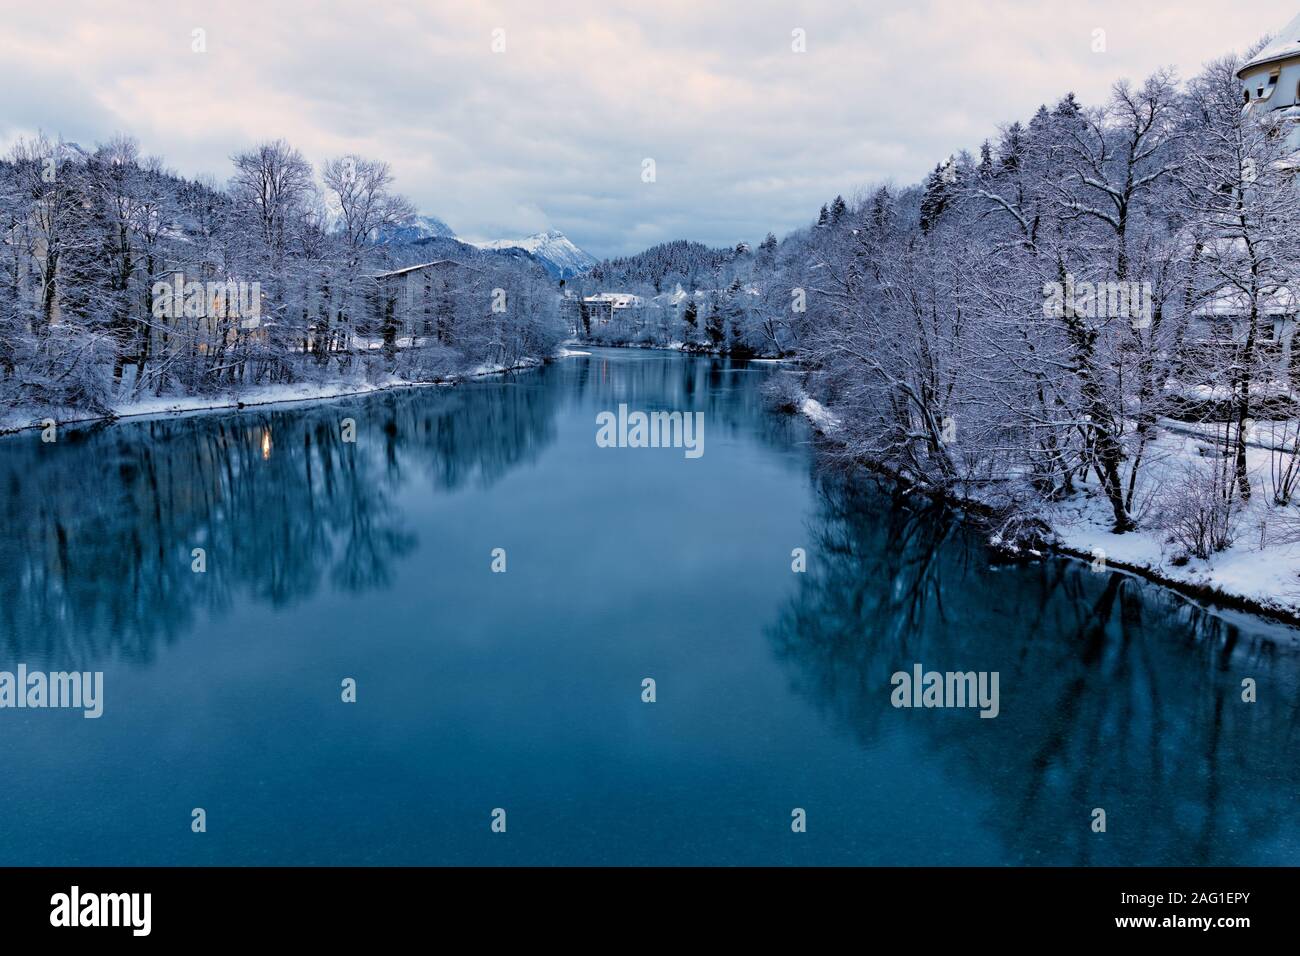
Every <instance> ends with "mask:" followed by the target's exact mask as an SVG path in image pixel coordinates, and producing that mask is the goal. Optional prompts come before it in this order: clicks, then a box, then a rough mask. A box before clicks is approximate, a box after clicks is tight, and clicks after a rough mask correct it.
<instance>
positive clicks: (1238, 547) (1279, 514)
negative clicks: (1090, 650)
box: [1044, 422, 1300, 616]
mask: <svg viewBox="0 0 1300 956" xmlns="http://www.w3.org/2000/svg"><path fill="white" fill-rule="evenodd" d="M1162 424H1163V425H1167V426H1168V427H1162V429H1161V433H1160V436H1159V438H1158V439H1157V440H1156V441H1155V442H1154V448H1153V449H1152V451H1151V454H1152V460H1151V461H1150V463H1149V464H1148V465H1147V468H1148V469H1149V471H1148V472H1147V474H1146V475H1145V479H1144V480H1143V483H1144V484H1145V485H1146V486H1147V489H1148V496H1147V499H1146V500H1145V501H1144V500H1138V501H1137V502H1136V505H1137V510H1138V513H1139V528H1138V530H1137V531H1131V532H1128V533H1126V534H1114V533H1113V532H1112V531H1111V530H1110V529H1111V525H1112V519H1113V514H1112V512H1111V509H1110V506H1109V504H1108V503H1107V501H1106V498H1105V496H1104V495H1102V494H1101V492H1100V490H1099V489H1098V488H1096V487H1095V482H1094V485H1093V486H1091V487H1088V488H1087V490H1086V491H1083V492H1081V493H1079V494H1077V495H1075V496H1074V497H1073V498H1071V499H1069V500H1068V501H1065V502H1062V503H1060V504H1058V505H1055V506H1053V507H1052V508H1050V509H1048V510H1047V511H1046V512H1045V513H1044V518H1045V519H1046V521H1047V522H1048V524H1049V525H1051V527H1052V529H1053V530H1054V531H1055V532H1056V535H1057V537H1058V538H1059V539H1060V543H1061V544H1062V545H1063V546H1064V547H1066V548H1068V549H1070V550H1072V551H1076V552H1081V553H1083V554H1089V555H1093V556H1094V557H1096V556H1097V554H1098V552H1097V550H1096V549H1100V554H1101V555H1104V557H1105V559H1106V561H1107V562H1108V563H1111V564H1121V565H1126V566H1130V567H1133V568H1138V569H1142V570H1145V571H1147V572H1149V573H1150V575H1151V576H1152V577H1157V578H1160V579H1162V580H1165V581H1172V582H1180V583H1184V584H1190V585H1194V586H1197V587H1206V588H1212V589H1214V590H1216V591H1220V592H1222V593H1224V594H1228V595H1232V596H1234V597H1238V598H1245V599H1247V600H1249V601H1251V602H1254V603H1256V604H1259V605H1261V606H1263V607H1267V608H1272V609H1274V610H1279V611H1284V612H1286V613H1288V614H1290V615H1293V616H1300V543H1293V542H1288V541H1287V540H1285V539H1286V538H1287V537H1289V535H1288V534H1287V533H1286V532H1287V531H1289V530H1291V529H1290V528H1289V527H1288V526H1289V525H1291V524H1292V523H1294V522H1297V521H1300V511H1297V509H1296V506H1294V505H1292V506H1290V507H1287V508H1280V507H1278V506H1276V505H1274V504H1273V501H1272V499H1273V492H1272V486H1271V482H1270V478H1269V474H1270V465H1271V457H1272V456H1271V452H1270V451H1269V450H1268V449H1266V448H1260V447H1253V446H1252V447H1250V448H1248V449H1247V454H1246V465H1247V469H1248V471H1249V473H1250V477H1251V483H1252V489H1253V493H1252V495H1251V500H1250V501H1249V502H1247V503H1245V504H1243V505H1241V507H1240V510H1239V513H1238V515H1237V517H1236V521H1235V524H1234V528H1235V534H1234V537H1233V542H1232V545H1231V546H1230V547H1228V548H1227V549H1226V550H1224V551H1220V552H1218V553H1217V554H1213V555H1211V556H1210V557H1208V558H1205V559H1201V558H1196V557H1190V556H1187V555H1186V554H1185V549H1184V548H1183V547H1182V545H1180V544H1178V543H1177V542H1175V541H1173V540H1171V539H1170V537H1171V536H1170V534H1169V532H1168V531H1167V530H1165V529H1164V528H1161V527H1159V525H1160V524H1161V522H1160V514H1159V510H1160V500H1159V495H1160V492H1161V491H1162V490H1163V489H1166V488H1173V487H1175V484H1176V483H1177V482H1178V481H1180V480H1181V478H1182V475H1183V474H1184V472H1185V471H1186V469H1187V468H1189V467H1192V468H1206V467H1209V464H1210V462H1209V461H1208V460H1207V459H1205V458H1204V457H1203V456H1202V454H1201V450H1202V449H1204V448H1206V447H1207V446H1209V445H1212V444H1213V438H1212V437H1211V435H1210V434H1209V433H1207V438H1209V440H1208V441H1206V440H1203V439H1201V438H1198V437H1196V436H1195V435H1193V434H1188V432H1195V431H1198V430H1202V429H1198V428H1197V427H1196V426H1188V425H1186V423H1183V422H1168V423H1162ZM1259 428H1260V426H1256V429H1255V431H1256V433H1258V432H1259ZM1265 430H1267V427H1266V426H1265ZM1144 511H1145V513H1143V512H1144Z"/></svg>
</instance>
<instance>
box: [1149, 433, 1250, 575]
mask: <svg viewBox="0 0 1300 956" xmlns="http://www.w3.org/2000/svg"><path fill="white" fill-rule="evenodd" d="M1156 508H1157V511H1156V520H1157V522H1158V523H1159V525H1160V527H1162V528H1164V529H1165V531H1167V532H1168V534H1169V540H1170V541H1171V542H1173V543H1174V544H1176V545H1178V546H1179V547H1180V548H1181V549H1182V550H1183V552H1184V554H1185V555H1189V556H1192V557H1196V558H1201V559H1204V558H1208V557H1210V555H1212V554H1216V553H1217V552H1219V551H1223V550H1225V549H1227V548H1229V547H1231V545H1232V542H1233V540H1234V538H1235V537H1236V532H1237V524H1238V510H1239V509H1238V501H1237V483H1236V480H1235V475H1234V473H1233V469H1232V464H1231V461H1230V460H1229V459H1226V458H1225V459H1216V460H1213V461H1210V462H1208V463H1206V464H1201V463H1189V464H1188V465H1187V466H1186V467H1185V468H1184V470H1183V473H1182V475H1181V476H1180V477H1179V478H1178V479H1176V480H1174V481H1172V482H1170V483H1169V484H1168V485H1166V486H1165V488H1164V489H1163V490H1162V492H1161V494H1160V497H1159V500H1158V502H1157V505H1156Z"/></svg>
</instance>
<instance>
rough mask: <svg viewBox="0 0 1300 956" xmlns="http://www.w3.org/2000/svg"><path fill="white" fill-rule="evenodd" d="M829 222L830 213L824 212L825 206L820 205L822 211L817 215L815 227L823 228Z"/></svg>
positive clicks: (823, 204)
mask: <svg viewBox="0 0 1300 956" xmlns="http://www.w3.org/2000/svg"><path fill="white" fill-rule="evenodd" d="M829 222H830V213H829V212H828V211H827V210H826V204H825V203H822V211H821V212H820V213H819V214H818V215H817V225H819V226H825V225H828V224H829Z"/></svg>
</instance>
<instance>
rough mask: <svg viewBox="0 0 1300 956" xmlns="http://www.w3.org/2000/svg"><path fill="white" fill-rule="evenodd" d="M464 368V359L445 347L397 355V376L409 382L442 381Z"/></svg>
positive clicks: (432, 346)
mask: <svg viewBox="0 0 1300 956" xmlns="http://www.w3.org/2000/svg"><path fill="white" fill-rule="evenodd" d="M464 367H465V359H464V357H463V356H461V355H460V353H458V352H457V351H456V350H455V349H451V348H447V347H445V346H438V345H426V346H424V347H423V348H414V349H403V350H402V351H400V352H398V353H397V368H396V372H397V376H398V377H399V378H403V379H406V380H407V381H409V382H436V381H440V380H442V379H445V378H447V377H448V376H450V375H453V374H455V373H456V372H459V371H462V370H463V368H464Z"/></svg>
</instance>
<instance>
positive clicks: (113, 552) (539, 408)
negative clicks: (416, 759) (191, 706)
mask: <svg viewBox="0 0 1300 956" xmlns="http://www.w3.org/2000/svg"><path fill="white" fill-rule="evenodd" d="M534 377H535V376H534ZM555 396H556V390H555V389H547V388H530V387H527V386H526V385H524V386H519V387H501V386H500V385H499V384H498V385H497V386H496V387H490V388H480V387H475V386H473V385H470V386H466V387H464V388H458V389H446V390H438V392H437V393H436V394H434V393H432V392H431V390H427V389H420V390H407V391H400V392H390V393H386V394H384V395H379V396H371V397H367V398H364V399H356V400H343V401H338V402H330V403H327V404H324V405H317V406H313V407H303V406H287V407H281V408H279V409H274V410H264V411H263V410H245V411H243V412H241V413H240V414H238V415H233V414H218V415H199V416H191V417H186V418H179V419H176V418H173V419H158V420H153V421H145V422H137V423H131V422H126V423H121V424H117V425H111V426H106V425H97V426H91V427H86V428H77V429H67V430H65V431H64V433H63V434H62V436H61V437H60V440H59V441H58V443H56V444H54V445H42V444H41V443H40V441H39V437H38V436H37V435H36V434H35V433H28V434H26V435H21V436H17V437H14V438H9V439H6V440H5V441H4V454H3V455H0V488H2V489H3V495H2V496H0V509H2V513H3V519H4V520H3V522H2V523H0V593H2V594H3V595H4V600H3V601H0V653H2V654H3V657H4V659H6V660H11V661H18V660H21V661H26V662H28V663H32V664H34V663H35V662H36V661H49V662H52V663H54V664H57V665H58V666H60V667H74V666H75V667H78V668H86V667H89V666H90V665H92V664H94V663H95V662H102V661H103V660H105V659H106V658H107V657H109V656H110V655H117V656H119V657H121V658H123V659H126V660H139V661H143V660H148V659H150V658H151V656H152V655H153V653H154V650H155V648H156V645H157V644H158V642H159V641H169V640H172V639H174V638H175V637H176V636H177V635H180V634H183V633H185V632H186V631H187V630H188V629H189V627H190V626H191V624H192V622H193V618H194V616H195V615H196V614H198V613H222V612H223V611H225V610H226V609H228V608H229V607H230V605H231V604H232V602H234V601H236V600H238V599H240V598H241V597H243V598H244V599H251V600H254V601H257V602H261V603H266V604H269V605H271V606H273V607H276V608H284V607H289V606H292V605H293V604H294V603H295V602H299V601H304V600H310V599H311V597H312V596H313V595H314V594H316V593H317V591H318V589H319V588H320V587H321V585H322V583H323V582H328V584H329V585H330V586H332V587H334V588H339V589H343V590H347V591H354V592H364V591H370V590H377V589H382V588H384V587H386V586H388V584H389V582H390V580H391V574H392V569H393V564H394V562H395V561H396V560H398V559H400V558H401V557H402V556H404V555H406V554H408V553H410V552H411V550H412V549H413V548H414V547H415V544H416V538H415V536H414V535H413V534H412V533H411V532H410V531H408V530H406V529H405V528H404V527H403V526H402V521H401V514H400V510H399V509H398V508H397V507H396V506H395V503H394V496H395V495H396V494H397V492H398V491H399V490H400V489H401V487H402V486H403V485H404V484H405V483H406V482H407V481H408V480H425V481H428V482H429V483H430V484H431V485H432V486H433V487H434V488H435V489H438V490H441V491H454V490H456V489H458V488H460V487H462V486H466V485H470V484H477V485H480V486H484V485H490V484H492V483H494V482H496V481H498V480H499V479H500V478H501V477H502V476H504V475H505V474H506V473H508V472H509V471H510V470H511V469H512V468H514V467H516V466H518V465H519V464H521V463H523V462H526V461H529V460H531V459H533V458H535V457H536V456H537V455H538V454H539V452H540V450H541V449H542V448H544V447H545V446H546V445H547V444H548V443H549V442H550V441H551V440H552V439H553V436H554V421H553V419H554V414H555V408H556V405H555ZM345 418H353V419H354V420H355V422H356V426H357V427H356V441H355V442H353V443H350V442H345V441H344V440H343V429H342V427H341V422H342V421H343V419H345ZM422 475H423V476H427V477H425V478H423V479H420V478H419V477H418V476H422ZM194 548H203V549H205V551H206V554H207V570H206V572H205V573H203V574H197V573H192V572H191V570H190V567H191V561H192V557H191V553H192V550H193V549H194Z"/></svg>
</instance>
